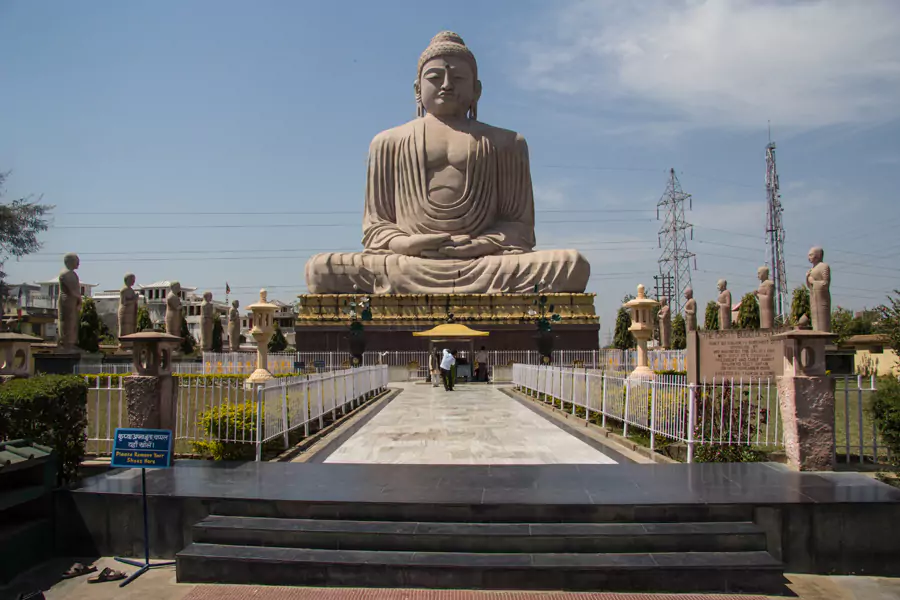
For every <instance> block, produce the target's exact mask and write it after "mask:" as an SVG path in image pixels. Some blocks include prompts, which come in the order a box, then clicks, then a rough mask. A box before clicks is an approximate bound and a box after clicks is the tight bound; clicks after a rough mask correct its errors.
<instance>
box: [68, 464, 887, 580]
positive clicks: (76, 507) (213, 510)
mask: <svg viewBox="0 0 900 600" xmlns="http://www.w3.org/2000/svg"><path fill="white" fill-rule="evenodd" d="M147 483H148V494H149V496H150V497H149V505H150V511H151V517H150V519H151V521H150V528H151V551H152V554H153V555H154V556H156V557H160V558H172V557H173V556H174V555H175V554H176V553H178V552H180V551H181V550H182V549H184V548H185V547H186V546H188V545H190V544H191V543H192V541H194V540H193V538H192V536H193V528H194V526H195V524H197V523H199V522H200V521H202V520H203V519H205V518H206V517H208V516H209V515H224V516H227V515H233V516H242V517H267V518H286V519H336V520H337V519H340V520H355V521H379V522H386V521H387V522H390V521H397V522H411V523H416V522H419V523H422V522H427V523H531V524H537V523H642V524H648V523H693V522H753V523H755V524H756V525H757V526H759V527H760V528H761V530H762V531H763V532H764V534H765V536H766V540H767V548H768V552H769V553H770V554H771V555H772V556H773V557H775V558H776V559H778V560H780V561H783V563H784V565H785V569H786V570H787V571H789V572H800V573H856V574H864V573H866V574H879V575H900V560H898V557H900V537H898V536H891V535H885V532H886V531H887V530H889V529H890V528H891V527H892V526H893V525H894V524H895V523H897V522H898V521H900V490H896V489H893V488H891V487H889V486H887V485H884V484H881V483H878V482H876V481H874V480H872V479H871V478H868V477H866V476H864V475H860V474H856V473H826V474H813V473H796V472H791V471H789V470H788V469H787V468H785V467H783V466H781V465H775V464H770V463H756V464H739V463H733V464H692V465H661V464H654V465H636V464H628V465H538V466H456V465H448V466H426V465H351V464H315V463H215V462H211V461H176V463H175V467H174V468H172V469H167V470H153V471H148V473H147ZM56 505H57V520H56V522H57V524H58V527H57V544H58V547H59V548H58V549H59V550H60V552H63V553H66V554H68V555H87V554H92V553H97V554H99V555H138V554H140V553H141V551H142V550H141V544H142V541H141V530H142V524H141V509H140V474H139V472H138V471H137V470H132V471H129V470H117V471H111V472H109V473H106V474H104V475H100V476H97V477H92V478H90V479H87V480H85V481H84V482H83V483H82V484H81V486H80V487H78V488H77V489H73V490H65V491H61V492H59V493H58V494H57V497H56Z"/></svg>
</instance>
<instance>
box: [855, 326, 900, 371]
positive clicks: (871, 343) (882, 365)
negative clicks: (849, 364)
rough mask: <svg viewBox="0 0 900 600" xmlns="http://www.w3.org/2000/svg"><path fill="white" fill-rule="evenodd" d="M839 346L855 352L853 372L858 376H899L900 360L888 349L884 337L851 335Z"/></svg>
mask: <svg viewBox="0 0 900 600" xmlns="http://www.w3.org/2000/svg"><path fill="white" fill-rule="evenodd" d="M841 346H842V347H847V348H853V349H854V350H856V357H855V361H854V363H855V370H856V372H857V373H858V374H860V375H878V376H886V375H897V374H900V359H898V357H897V353H896V352H894V350H893V349H892V348H891V347H890V344H889V339H888V336H886V335H882V334H878V333H871V334H864V335H852V336H850V337H849V338H847V340H846V341H844V342H843V343H842V344H841Z"/></svg>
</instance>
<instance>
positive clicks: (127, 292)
mask: <svg viewBox="0 0 900 600" xmlns="http://www.w3.org/2000/svg"><path fill="white" fill-rule="evenodd" d="M134 282H135V276H134V274H133V273H127V274H126V275H125V285H123V286H122V289H121V290H119V310H118V313H117V317H118V324H119V335H118V337H119V338H120V339H121V337H122V336H123V335H131V334H132V333H135V331H136V330H137V312H138V295H137V292H135V291H134ZM121 346H122V344H121V342H120V343H119V347H121Z"/></svg>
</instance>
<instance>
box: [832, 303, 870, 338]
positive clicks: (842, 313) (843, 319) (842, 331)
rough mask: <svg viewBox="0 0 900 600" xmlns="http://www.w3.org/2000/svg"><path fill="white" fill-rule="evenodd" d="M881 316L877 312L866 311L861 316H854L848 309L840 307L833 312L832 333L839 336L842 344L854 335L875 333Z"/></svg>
mask: <svg viewBox="0 0 900 600" xmlns="http://www.w3.org/2000/svg"><path fill="white" fill-rule="evenodd" d="M878 318H879V315H878V312H877V311H872V310H864V311H862V312H861V313H859V315H854V314H853V313H852V312H851V311H849V310H847V309H846V308H843V307H840V306H838V307H837V308H835V309H834V310H833V311H831V332H832V333H836V334H837V336H838V339H837V343H838V344H840V343H841V342H844V341H846V340H847V338H849V337H852V336H854V335H865V334H868V333H875V322H876V321H877V320H878Z"/></svg>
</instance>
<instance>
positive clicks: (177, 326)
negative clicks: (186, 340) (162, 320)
mask: <svg viewBox="0 0 900 600" xmlns="http://www.w3.org/2000/svg"><path fill="white" fill-rule="evenodd" d="M166 333H168V334H169V335H174V336H177V337H181V284H180V283H178V282H177V281H173V282H172V283H171V284H169V293H168V295H167V296H166Z"/></svg>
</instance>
